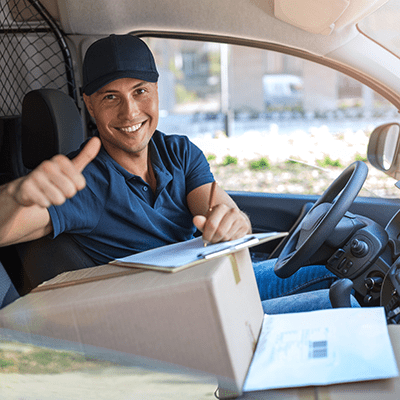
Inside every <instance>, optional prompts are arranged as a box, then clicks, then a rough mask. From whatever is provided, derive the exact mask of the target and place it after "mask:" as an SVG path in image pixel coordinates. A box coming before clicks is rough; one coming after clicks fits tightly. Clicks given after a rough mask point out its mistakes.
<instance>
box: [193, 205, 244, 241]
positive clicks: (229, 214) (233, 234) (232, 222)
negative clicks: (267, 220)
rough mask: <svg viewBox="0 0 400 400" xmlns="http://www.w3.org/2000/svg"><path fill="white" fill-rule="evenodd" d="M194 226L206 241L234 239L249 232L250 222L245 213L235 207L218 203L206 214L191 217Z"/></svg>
mask: <svg viewBox="0 0 400 400" xmlns="http://www.w3.org/2000/svg"><path fill="white" fill-rule="evenodd" d="M193 223H194V224H195V226H196V228H197V229H199V230H200V231H201V232H202V234H203V240H204V241H205V242H208V243H218V242H224V241H227V240H235V239H239V238H241V237H243V236H244V235H247V234H249V233H251V224H250V221H249V219H248V217H247V215H246V214H244V213H243V212H242V211H240V210H239V208H237V207H229V206H228V205H226V204H218V205H216V206H215V207H213V208H212V209H211V211H209V212H208V213H207V214H206V216H203V215H196V216H195V217H194V218H193Z"/></svg>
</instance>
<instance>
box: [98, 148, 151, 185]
mask: <svg viewBox="0 0 400 400" xmlns="http://www.w3.org/2000/svg"><path fill="white" fill-rule="evenodd" d="M106 150H107V149H106ZM109 154H110V153H109ZM110 156H111V157H112V158H113V159H114V160H115V161H116V162H117V163H118V164H119V165H121V167H123V168H125V169H126V170H127V171H128V172H130V173H131V174H133V175H136V176H140V177H141V178H142V179H143V180H144V181H145V182H147V183H148V184H149V185H150V187H151V189H152V191H153V193H154V192H155V191H156V187H157V180H156V177H155V175H154V171H153V166H152V164H151V161H150V150H149V147H148V146H147V147H146V148H145V149H143V150H142V151H141V152H139V153H131V154H127V153H125V152H122V153H121V154H110Z"/></svg>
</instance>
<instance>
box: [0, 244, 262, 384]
mask: <svg viewBox="0 0 400 400" xmlns="http://www.w3.org/2000/svg"><path fill="white" fill-rule="evenodd" d="M262 320H263V310H262V306H261V301H260V297H259V294H258V289H257V285H256V281H255V277H254V272H253V268H252V264H251V259H250V255H249V250H248V249H243V250H241V251H238V252H236V253H234V254H231V255H227V256H223V257H220V258H217V259H213V260H210V261H206V262H204V263H202V264H200V265H196V266H193V267H190V268H188V269H185V270H182V271H179V272H175V273H165V272H158V271H149V270H140V269H132V268H122V267H118V266H115V265H102V266H98V267H94V268H88V269H85V270H79V271H72V272H67V273H64V274H62V275H59V276H58V277H56V278H54V279H52V280H50V281H48V282H46V283H44V284H43V285H41V286H40V287H39V288H38V289H37V290H36V291H34V292H31V293H29V294H28V295H26V296H24V297H22V298H21V299H19V300H17V301H15V302H14V303H12V304H10V305H9V306H7V307H5V308H4V309H2V310H0V327H2V328H7V329H12V330H17V331H21V332H25V333H29V334H32V335H42V336H43V335H44V336H47V337H49V338H56V339H62V340H68V341H73V342H77V343H80V344H81V347H82V351H83V352H84V351H85V346H86V345H90V346H98V347H103V348H107V349H111V350H116V351H121V352H126V353H130V354H134V355H137V356H142V357H149V358H152V359H156V360H160V361H165V362H168V363H173V364H176V365H181V366H184V367H188V368H192V369H196V370H200V371H204V372H206V373H209V374H213V375H216V376H217V377H218V379H219V382H220V384H221V385H222V386H223V387H224V388H226V389H228V390H232V391H238V392H240V389H241V388H242V385H243V383H244V380H245V377H246V374H247V370H248V368H249V365H250V362H251V359H252V356H253V352H254V349H255V346H256V342H257V339H258V335H259V333H260V330H261V325H262Z"/></svg>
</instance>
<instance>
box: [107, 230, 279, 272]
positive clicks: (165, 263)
mask: <svg viewBox="0 0 400 400" xmlns="http://www.w3.org/2000/svg"><path fill="white" fill-rule="evenodd" d="M285 235H286V233H277V232H269V233H256V234H250V235H246V236H244V237H242V238H240V239H237V240H231V241H228V242H222V243H215V244H209V245H208V246H207V247H204V245H203V240H202V238H201V237H198V238H196V239H192V240H187V241H185V242H180V243H174V244H171V245H169V246H162V247H158V248H155V249H152V250H148V251H143V252H141V253H137V254H133V255H131V256H128V257H124V258H119V259H117V260H115V262H127V263H136V264H143V265H154V266H157V267H160V268H162V267H164V268H174V267H175V268H177V267H180V266H182V265H186V264H190V263H192V262H194V261H196V260H199V259H202V258H207V257H208V256H211V257H212V256H213V255H216V256H218V255H222V254H226V253H232V252H234V251H237V250H240V249H241V248H244V247H250V246H252V245H255V244H257V243H259V242H262V241H263V240H265V239H275V238H279V237H283V236H285Z"/></svg>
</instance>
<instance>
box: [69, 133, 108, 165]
mask: <svg viewBox="0 0 400 400" xmlns="http://www.w3.org/2000/svg"><path fill="white" fill-rule="evenodd" d="M100 147H101V142H100V139H99V138H98V137H93V138H91V139H90V140H89V141H88V142H87V143H86V145H85V147H84V148H83V149H82V151H81V152H80V153H79V154H78V155H77V156H76V157H75V158H74V159H73V160H72V163H73V164H74V165H75V168H76V169H77V170H78V171H79V172H82V171H83V170H84V169H85V167H86V166H87V165H88V164H89V163H90V162H91V161H92V160H93V159H94V158H95V157H96V156H97V154H98V152H99V151H100Z"/></svg>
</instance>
